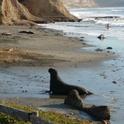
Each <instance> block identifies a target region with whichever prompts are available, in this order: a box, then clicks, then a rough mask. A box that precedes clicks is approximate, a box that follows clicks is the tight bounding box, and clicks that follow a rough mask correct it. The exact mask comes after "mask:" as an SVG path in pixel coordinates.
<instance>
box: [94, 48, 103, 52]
mask: <svg viewBox="0 0 124 124" xmlns="http://www.w3.org/2000/svg"><path fill="white" fill-rule="evenodd" d="M95 51H97V52H102V51H103V49H100V48H97V49H95Z"/></svg>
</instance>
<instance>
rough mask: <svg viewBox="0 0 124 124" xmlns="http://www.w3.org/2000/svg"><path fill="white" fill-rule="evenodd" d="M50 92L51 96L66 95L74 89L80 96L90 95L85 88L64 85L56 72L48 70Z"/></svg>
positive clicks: (51, 69)
mask: <svg viewBox="0 0 124 124" xmlns="http://www.w3.org/2000/svg"><path fill="white" fill-rule="evenodd" d="M48 71H49V73H50V92H51V94H52V95H67V94H68V93H69V92H70V91H71V90H73V89H76V90H77V91H78V92H79V94H81V95H84V96H85V95H91V94H92V93H91V92H90V91H88V90H86V89H85V88H82V87H79V86H74V85H69V84H66V83H65V82H64V81H62V80H61V78H60V77H59V75H58V73H57V71H56V70H55V69H53V68H50V69H49V70H48Z"/></svg>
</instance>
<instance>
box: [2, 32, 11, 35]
mask: <svg viewBox="0 0 124 124" xmlns="http://www.w3.org/2000/svg"><path fill="white" fill-rule="evenodd" d="M1 35H3V36H10V35H12V33H8V32H3V33H1Z"/></svg>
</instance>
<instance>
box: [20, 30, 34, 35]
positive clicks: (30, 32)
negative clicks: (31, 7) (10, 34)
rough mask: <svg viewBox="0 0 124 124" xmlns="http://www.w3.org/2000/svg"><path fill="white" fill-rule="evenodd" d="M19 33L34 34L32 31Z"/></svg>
mask: <svg viewBox="0 0 124 124" xmlns="http://www.w3.org/2000/svg"><path fill="white" fill-rule="evenodd" d="M19 33H22V34H34V32H32V31H19Z"/></svg>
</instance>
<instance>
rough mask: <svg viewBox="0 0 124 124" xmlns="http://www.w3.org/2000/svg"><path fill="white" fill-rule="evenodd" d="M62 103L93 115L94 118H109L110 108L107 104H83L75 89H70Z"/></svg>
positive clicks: (101, 119)
mask: <svg viewBox="0 0 124 124" xmlns="http://www.w3.org/2000/svg"><path fill="white" fill-rule="evenodd" d="M64 104H66V105H68V106H70V107H73V108H75V109H78V110H80V111H84V112H86V113H87V114H89V115H90V116H92V117H94V119H95V120H98V121H103V120H110V110H109V108H108V106H96V105H91V104H85V103H84V102H83V100H82V98H81V97H80V95H79V93H78V91H77V90H72V91H70V93H69V94H68V95H67V97H66V98H65V100H64Z"/></svg>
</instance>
